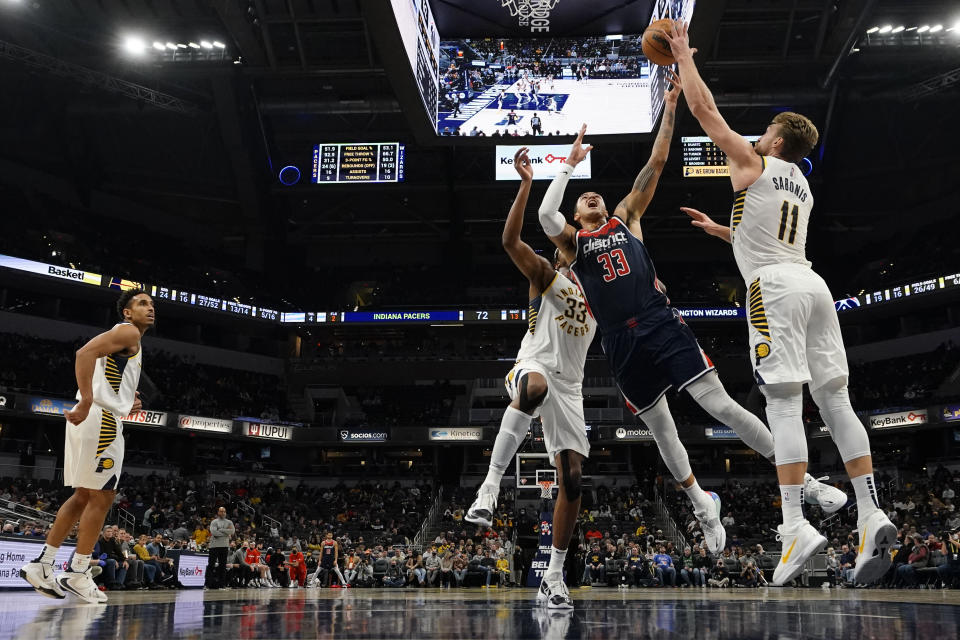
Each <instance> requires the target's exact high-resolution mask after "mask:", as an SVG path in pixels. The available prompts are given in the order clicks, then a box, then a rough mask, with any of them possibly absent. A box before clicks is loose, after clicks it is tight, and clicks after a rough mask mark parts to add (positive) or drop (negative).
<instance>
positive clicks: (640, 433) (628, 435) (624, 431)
mask: <svg viewBox="0 0 960 640" xmlns="http://www.w3.org/2000/svg"><path fill="white" fill-rule="evenodd" d="M613 435H614V436H616V438H617V440H653V433H652V432H651V431H650V429H647V428H637V427H630V428H627V427H619V428H617V430H616V431H614V432H613Z"/></svg>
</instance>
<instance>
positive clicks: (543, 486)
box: [537, 480, 557, 498]
mask: <svg viewBox="0 0 960 640" xmlns="http://www.w3.org/2000/svg"><path fill="white" fill-rule="evenodd" d="M537 484H538V485H540V497H541V498H551V497H553V493H552V491H553V487H554V485H555V484H557V483H556V481H555V480H538V481H537Z"/></svg>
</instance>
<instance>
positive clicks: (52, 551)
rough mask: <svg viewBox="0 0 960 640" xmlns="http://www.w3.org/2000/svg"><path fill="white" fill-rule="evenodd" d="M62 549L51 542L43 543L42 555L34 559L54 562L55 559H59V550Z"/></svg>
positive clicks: (46, 562) (48, 562)
mask: <svg viewBox="0 0 960 640" xmlns="http://www.w3.org/2000/svg"><path fill="white" fill-rule="evenodd" d="M59 550H60V547H52V546H50V545H49V544H45V545H43V551H41V552H40V556H39V557H38V558H37V559H36V560H34V562H42V563H43V564H53V562H54V560H56V559H57V551H59Z"/></svg>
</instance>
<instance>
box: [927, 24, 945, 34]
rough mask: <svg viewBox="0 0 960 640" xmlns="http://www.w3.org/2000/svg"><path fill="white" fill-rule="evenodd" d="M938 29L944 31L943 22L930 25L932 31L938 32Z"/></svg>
mask: <svg viewBox="0 0 960 640" xmlns="http://www.w3.org/2000/svg"><path fill="white" fill-rule="evenodd" d="M938 31H943V25H942V24H938V25H934V26H932V27H930V33H936V32H938Z"/></svg>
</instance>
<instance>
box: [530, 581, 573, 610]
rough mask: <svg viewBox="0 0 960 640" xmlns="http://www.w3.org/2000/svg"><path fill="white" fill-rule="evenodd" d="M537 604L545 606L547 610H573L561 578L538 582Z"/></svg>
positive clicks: (567, 591)
mask: <svg viewBox="0 0 960 640" xmlns="http://www.w3.org/2000/svg"><path fill="white" fill-rule="evenodd" d="M537 604H540V605H544V604H545V605H547V608H548V609H573V599H571V598H570V591H569V590H568V589H567V585H566V583H564V581H563V577H562V576H561V577H560V578H559V579H558V578H553V579H551V580H546V579H543V580H541V581H540V590H539V591H537Z"/></svg>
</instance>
